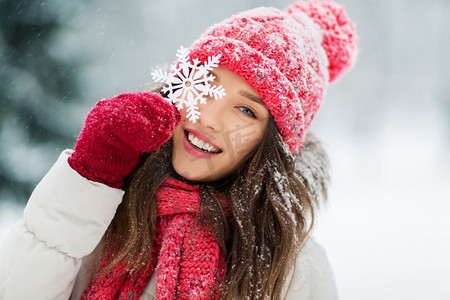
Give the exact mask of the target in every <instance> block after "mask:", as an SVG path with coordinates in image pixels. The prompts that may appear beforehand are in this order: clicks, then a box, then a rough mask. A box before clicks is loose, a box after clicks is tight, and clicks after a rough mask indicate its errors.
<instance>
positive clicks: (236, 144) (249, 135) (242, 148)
mask: <svg viewBox="0 0 450 300" xmlns="http://www.w3.org/2000/svg"><path fill="white" fill-rule="evenodd" d="M261 139H262V131H261V130H259V128H257V127H256V126H254V127H253V128H248V129H246V130H242V131H238V132H236V133H235V134H234V135H232V136H231V137H230V140H231V141H232V145H233V147H232V148H233V150H234V152H235V153H236V155H237V156H245V155H247V154H248V153H250V152H251V151H252V150H253V149H254V148H255V147H256V146H257V145H258V144H259V142H260V141H261Z"/></svg>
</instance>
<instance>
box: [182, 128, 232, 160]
mask: <svg viewBox="0 0 450 300" xmlns="http://www.w3.org/2000/svg"><path fill="white" fill-rule="evenodd" d="M189 133H192V134H194V135H195V137H196V138H197V139H199V140H201V141H203V142H207V143H208V144H210V145H211V146H213V147H214V148H216V149H219V150H220V151H219V152H217V153H213V152H207V151H205V150H202V149H200V148H198V147H196V146H194V145H193V144H192V143H191V142H190V141H189V140H188V134H189ZM183 146H184V148H185V150H186V151H187V152H188V153H189V154H191V155H192V156H195V157H197V158H210V157H213V156H215V155H218V154H220V153H222V152H223V151H222V150H221V149H220V148H219V147H218V146H217V145H215V144H214V143H212V141H211V139H209V138H208V137H207V136H204V135H202V134H200V133H199V132H198V131H196V130H192V129H188V130H185V132H184V137H183Z"/></svg>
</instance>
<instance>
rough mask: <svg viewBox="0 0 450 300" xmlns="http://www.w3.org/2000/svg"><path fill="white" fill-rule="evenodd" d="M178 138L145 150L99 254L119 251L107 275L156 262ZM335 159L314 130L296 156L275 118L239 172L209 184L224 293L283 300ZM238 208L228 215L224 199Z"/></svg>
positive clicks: (209, 213)
mask: <svg viewBox="0 0 450 300" xmlns="http://www.w3.org/2000/svg"><path fill="white" fill-rule="evenodd" d="M171 152H172V142H171V141H169V142H168V143H166V144H165V145H163V146H161V147H160V148H159V149H158V150H157V151H155V152H153V153H148V154H146V155H143V157H142V162H141V164H140V165H139V166H138V167H137V168H136V169H135V171H134V172H133V173H132V174H131V175H130V176H129V178H128V179H127V181H126V184H125V187H124V188H125V195H124V199H123V202H122V203H121V205H120V206H119V207H118V211H117V213H116V215H115V217H114V219H113V221H112V223H111V224H110V226H109V228H108V230H107V231H106V233H105V235H104V237H103V239H102V243H101V247H100V248H99V249H98V255H99V256H100V257H104V256H105V255H111V253H110V252H109V251H111V249H112V253H113V256H112V259H111V260H110V261H109V263H108V265H107V266H106V267H105V268H103V269H102V270H101V272H100V273H98V274H97V275H98V276H100V275H101V274H104V273H105V272H107V271H108V270H109V269H111V268H112V267H113V266H114V265H115V264H117V263H119V262H121V261H122V262H123V261H124V262H126V263H127V264H128V265H129V267H130V272H139V271H142V270H143V269H145V268H148V267H149V263H148V262H149V261H150V258H151V246H152V244H153V240H154V237H155V225H156V215H155V205H156V204H155V203H156V201H155V192H156V190H157V188H158V187H159V186H160V184H161V183H162V182H163V181H164V180H165V179H166V178H167V177H168V176H171V175H174V174H173V169H172V167H171ZM327 183H328V158H327V156H326V153H325V152H324V150H323V148H322V146H321V143H320V142H319V141H318V140H317V139H316V138H315V137H314V136H313V135H312V134H307V135H306V140H305V143H304V145H303V146H302V150H301V151H300V153H299V154H298V155H297V156H295V157H294V156H292V154H291V153H290V152H289V149H288V148H287V146H286V144H285V143H284V142H283V139H282V137H281V135H280V134H279V132H278V129H277V127H276V124H275V122H274V121H273V119H272V118H270V120H269V124H268V126H267V130H266V131H265V133H264V136H263V138H262V141H261V143H260V145H259V146H258V147H256V149H254V152H253V153H252V154H251V155H250V156H249V157H248V158H247V159H246V160H245V161H244V163H243V164H242V165H241V166H240V167H239V168H238V170H236V172H235V173H234V174H233V175H231V176H229V177H227V178H225V179H223V180H221V181H219V182H215V183H204V184H201V195H200V198H201V204H200V209H199V212H198V214H197V220H198V221H199V222H205V223H206V224H208V226H209V227H210V228H211V230H212V232H213V233H214V235H215V236H216V238H217V240H218V242H219V244H220V245H221V247H222V249H223V251H224V253H226V258H227V273H226V278H225V281H224V282H223V284H222V286H221V287H220V288H221V293H222V298H223V299H232V298H233V297H234V296H235V295H236V294H238V295H239V296H240V297H241V298H242V299H261V298H264V299H266V298H269V299H282V298H283V297H284V293H285V292H286V286H287V285H289V282H290V275H289V274H290V272H291V271H292V266H293V265H295V260H296V257H297V255H298V252H299V251H300V250H301V248H302V246H303V244H304V243H305V241H306V239H307V237H308V235H309V233H310V230H311V228H312V224H313V223H314V215H315V210H316V207H317V204H318V203H319V200H320V199H321V198H323V199H325V198H326V194H327V193H326V191H327V189H326V187H327ZM224 197H225V199H226V201H227V203H228V206H229V208H230V210H231V212H232V217H231V218H227V214H226V212H225V211H224V209H223V205H222V202H221V201H222V200H221V199H223V198H224Z"/></svg>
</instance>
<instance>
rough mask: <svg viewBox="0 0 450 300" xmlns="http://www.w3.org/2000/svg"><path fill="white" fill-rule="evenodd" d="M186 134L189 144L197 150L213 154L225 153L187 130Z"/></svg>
mask: <svg viewBox="0 0 450 300" xmlns="http://www.w3.org/2000/svg"><path fill="white" fill-rule="evenodd" d="M184 134H185V135H186V138H187V140H188V141H189V143H190V144H191V145H192V146H193V147H195V148H196V149H198V150H200V151H202V152H205V153H212V154H218V153H222V152H223V151H222V150H220V149H218V148H216V147H214V146H213V145H211V144H209V143H207V142H205V141H202V140H200V139H199V138H197V137H196V136H195V135H194V134H193V133H192V132H189V131H187V130H185V131H184Z"/></svg>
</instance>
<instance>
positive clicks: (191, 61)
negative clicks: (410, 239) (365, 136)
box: [0, 1, 357, 299]
mask: <svg viewBox="0 0 450 300" xmlns="http://www.w3.org/2000/svg"><path fill="white" fill-rule="evenodd" d="M356 44H357V42H356V37H355V33H354V27H353V25H352V24H351V22H350V21H349V20H348V18H347V17H346V15H345V13H344V10H343V8H342V7H341V6H339V5H338V4H336V3H334V2H332V1H324V2H318V1H311V2H307V3H304V2H297V3H295V4H294V5H292V6H291V7H289V8H288V9H287V10H286V11H284V12H283V11H279V10H277V9H272V8H257V9H254V10H250V11H245V12H243V13H240V14H238V15H236V16H232V17H231V18H229V19H227V20H225V21H223V22H221V23H219V24H215V25H213V26H212V27H211V28H209V29H208V30H207V31H206V32H205V33H204V34H203V35H202V36H201V37H200V38H199V39H198V40H197V41H195V42H194V44H193V45H192V46H191V47H190V48H189V49H188V52H185V53H188V55H184V56H183V55H179V60H178V62H177V64H176V65H175V66H174V67H173V68H172V73H170V74H169V75H167V76H166V75H161V74H162V73H160V75H161V76H160V77H161V78H162V77H164V79H165V80H166V82H165V83H166V86H165V87H163V88H162V89H161V91H160V93H156V92H137V93H127V94H122V95H119V96H117V97H114V98H112V99H109V100H102V101H100V102H99V103H98V104H97V105H96V107H95V108H94V109H93V110H92V111H91V112H90V113H89V114H88V116H87V119H86V121H85V124H84V127H83V129H82V130H81V133H80V136H79V137H78V140H77V142H76V145H75V149H74V151H71V150H66V151H65V152H64V153H63V154H61V156H60V158H59V159H58V161H57V162H56V164H55V165H54V166H53V168H52V169H51V170H50V171H49V173H48V174H47V175H46V176H45V177H44V179H43V180H42V181H41V183H40V184H39V185H38V186H37V188H36V190H35V191H34V192H33V195H32V196H31V198H30V201H29V203H28V204H27V207H26V208H25V212H24V218H23V220H22V221H20V222H19V223H18V224H17V225H16V227H15V228H14V230H13V231H12V232H11V233H10V235H9V236H8V238H7V239H6V240H5V241H4V242H3V244H2V245H1V247H0V297H1V298H2V299H29V298H33V299H68V298H71V299H154V298H156V299H216V298H223V299H233V298H241V299H261V298H264V299H266V298H268V299H282V298H287V299H334V298H336V297H337V296H336V291H335V287H334V282H333V278H332V274H331V270H330V269H329V265H328V262H327V260H326V256H325V254H324V252H323V250H322V249H321V248H320V246H318V245H317V244H316V243H315V242H314V241H313V240H312V239H311V238H309V233H310V230H311V225H312V223H313V221H314V212H315V209H316V206H317V204H318V202H319V200H320V198H321V197H322V196H326V181H327V170H326V168H327V162H326V155H325V154H324V152H323V150H322V149H321V147H320V144H319V143H318V142H317V141H316V140H315V139H314V138H313V137H312V136H311V135H308V134H307V133H306V130H307V128H308V127H309V125H310V123H311V121H312V119H313V117H314V115H315V114H316V112H317V109H318V108H319V106H320V104H321V101H322V99H323V96H324V93H325V90H326V87H327V84H328V82H330V81H333V80H335V79H336V78H337V77H338V76H339V75H340V74H342V73H343V72H344V71H345V70H346V69H348V68H349V67H350V66H351V65H352V64H353V62H354V60H355V57H356ZM216 59H217V66H216V65H214V63H212V62H213V61H214V60H216ZM201 63H203V65H201ZM201 76H204V78H205V80H203V81H196V80H197V79H198V78H200V77H201ZM155 77H158V76H157V74H156V76H155ZM199 82H200V83H201V85H203V87H201V86H200V85H199ZM222 90H223V91H224V92H222V93H219V92H218V91H222ZM189 91H191V94H189ZM194 94H195V95H196V96H195V97H194V96H192V95H194ZM202 95H203V96H205V95H207V96H206V97H205V98H206V99H204V98H202V97H203V96H202ZM218 95H219V96H220V97H216V96H218ZM163 97H165V98H168V99H169V100H171V101H172V102H175V103H176V104H177V106H174V105H172V104H171V103H170V102H169V101H166V99H164V98H163ZM214 98H220V99H214ZM204 100H205V101H204ZM175 103H174V104H175ZM177 108H178V109H177Z"/></svg>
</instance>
